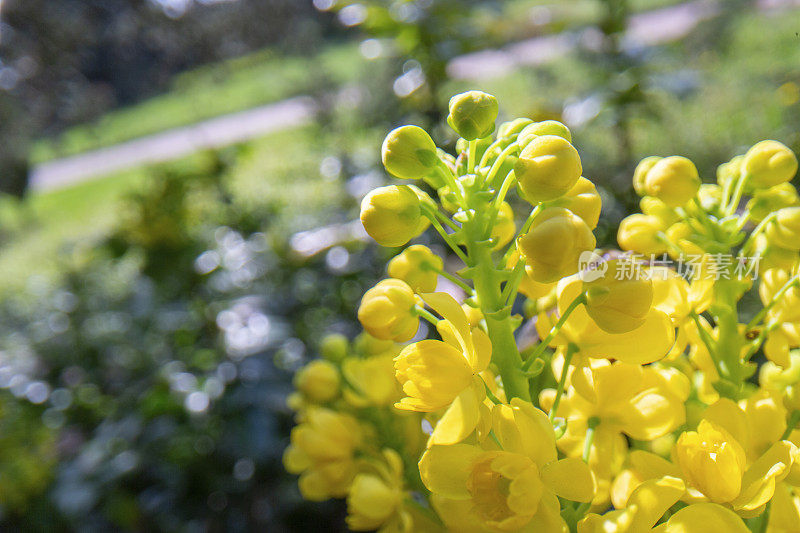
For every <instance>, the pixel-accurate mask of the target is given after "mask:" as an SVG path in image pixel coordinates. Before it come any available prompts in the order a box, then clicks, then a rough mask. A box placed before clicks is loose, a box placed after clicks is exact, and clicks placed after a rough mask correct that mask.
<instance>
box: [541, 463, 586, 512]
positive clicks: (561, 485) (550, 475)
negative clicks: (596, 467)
mask: <svg viewBox="0 0 800 533" xmlns="http://www.w3.org/2000/svg"><path fill="white" fill-rule="evenodd" d="M541 476H542V482H544V484H545V485H546V486H547V488H549V489H550V490H552V491H553V492H554V493H556V495H558V496H561V497H562V498H566V499H567V500H570V501H573V502H590V501H592V499H593V498H594V477H593V476H592V471H591V470H589V466H588V465H587V464H586V463H584V462H583V461H582V460H581V459H579V458H577V457H568V458H566V459H561V460H560V461H553V462H552V463H548V464H546V465H544V466H543V467H542V470H541Z"/></svg>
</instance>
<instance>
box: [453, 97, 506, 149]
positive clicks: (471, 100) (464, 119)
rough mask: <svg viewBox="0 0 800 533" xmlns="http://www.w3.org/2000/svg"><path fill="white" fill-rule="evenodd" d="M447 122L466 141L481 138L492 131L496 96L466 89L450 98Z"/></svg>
mask: <svg viewBox="0 0 800 533" xmlns="http://www.w3.org/2000/svg"><path fill="white" fill-rule="evenodd" d="M449 108H450V114H449V115H447V123H448V124H449V125H450V127H451V128H453V129H454V130H455V131H456V133H458V134H459V135H460V136H461V137H463V138H464V139H466V140H468V141H472V140H475V139H483V138H484V137H487V136H489V135H491V134H492V132H493V131H494V121H495V120H497V113H498V104H497V98H495V97H494V96H492V95H491V94H487V93H484V92H481V91H467V92H465V93H461V94H457V95H455V96H453V97H452V98H450V104H449Z"/></svg>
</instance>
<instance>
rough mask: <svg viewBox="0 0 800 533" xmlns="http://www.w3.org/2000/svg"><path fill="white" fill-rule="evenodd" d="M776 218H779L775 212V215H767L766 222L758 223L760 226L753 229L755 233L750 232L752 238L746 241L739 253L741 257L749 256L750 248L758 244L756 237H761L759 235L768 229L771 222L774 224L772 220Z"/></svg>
mask: <svg viewBox="0 0 800 533" xmlns="http://www.w3.org/2000/svg"><path fill="white" fill-rule="evenodd" d="M776 216H777V215H776V213H774V212H773V213H770V214H769V215H767V216H766V217H764V220H762V221H761V222H759V223H758V226H756V227H755V228H754V229H753V231H751V232H750V236H749V237H748V238H747V240H746V241H745V243H744V244H743V245H742V248H741V250H740V251H739V255H740V256H746V255H747V252H749V251H750V247H751V246H753V245H754V244H755V242H756V237H758V235H759V234H760V233H761V232H762V231H764V229H765V228H766V227H767V224H769V223H770V222H772V220H773V219H774V218H775V217H776Z"/></svg>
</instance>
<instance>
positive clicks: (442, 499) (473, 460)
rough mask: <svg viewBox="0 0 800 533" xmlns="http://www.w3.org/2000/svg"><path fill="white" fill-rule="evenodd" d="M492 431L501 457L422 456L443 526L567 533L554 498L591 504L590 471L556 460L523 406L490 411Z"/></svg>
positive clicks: (452, 449) (465, 450) (539, 419)
mask: <svg viewBox="0 0 800 533" xmlns="http://www.w3.org/2000/svg"><path fill="white" fill-rule="evenodd" d="M492 427H493V430H494V432H495V434H496V436H497V438H498V440H499V441H500V443H501V444H502V446H503V449H502V451H499V450H484V449H482V448H480V447H478V446H473V445H469V444H456V445H452V446H432V447H430V448H429V449H428V450H427V451H426V452H425V453H424V454H423V455H422V458H421V459H420V462H419V470H420V475H421V477H422V482H423V483H424V484H425V486H426V487H427V488H428V490H430V491H431V492H432V493H433V496H434V498H433V503H434V506H435V508H436V509H437V511H438V512H439V514H440V516H441V517H442V520H443V521H444V522H445V524H446V525H447V526H448V528H449V529H450V530H454V531H530V532H534V531H542V532H545V531H546V532H550V531H553V532H566V531H568V530H567V527H566V524H565V523H564V520H563V519H562V518H561V515H560V505H559V502H558V496H560V497H562V498H564V499H566V500H571V501H578V502H588V501H590V500H591V499H592V495H593V493H594V481H593V479H592V475H591V472H590V471H589V468H588V467H587V466H586V464H585V463H584V462H583V461H581V460H580V459H574V458H568V459H561V460H558V455H557V453H556V448H555V433H554V432H553V427H552V425H551V424H550V422H549V420H548V419H547V415H545V414H544V413H543V412H542V411H540V410H538V409H536V408H535V407H533V406H532V405H531V404H529V403H527V402H523V401H521V400H519V399H514V400H512V401H511V405H497V406H495V408H494V411H493V422H492Z"/></svg>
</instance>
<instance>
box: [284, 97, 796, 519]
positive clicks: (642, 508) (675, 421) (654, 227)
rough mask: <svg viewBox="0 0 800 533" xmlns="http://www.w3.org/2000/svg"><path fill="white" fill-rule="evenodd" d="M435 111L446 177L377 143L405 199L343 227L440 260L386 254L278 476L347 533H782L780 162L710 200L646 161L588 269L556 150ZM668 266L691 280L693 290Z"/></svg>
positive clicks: (761, 148) (697, 183)
mask: <svg viewBox="0 0 800 533" xmlns="http://www.w3.org/2000/svg"><path fill="white" fill-rule="evenodd" d="M449 111H450V113H449V116H448V120H447V122H448V124H449V125H450V126H451V127H452V128H453V129H454V130H455V132H456V133H457V134H458V135H459V136H460V139H459V140H458V143H457V145H456V148H457V152H458V153H457V156H453V155H450V154H448V153H446V152H445V151H443V150H441V149H439V148H437V146H436V145H435V144H434V141H433V140H432V139H431V137H430V136H429V135H428V133H426V132H425V131H424V130H423V129H421V128H418V127H416V126H403V127H401V128H398V129H396V130H394V131H392V132H391V133H389V135H388V136H387V138H386V140H385V142H384V144H383V149H382V159H383V163H384V166H385V167H386V170H387V171H388V172H389V173H390V174H392V175H393V176H395V177H397V178H399V179H401V180H411V181H410V182H409V181H407V182H405V183H403V182H397V184H394V185H389V186H386V187H380V188H378V189H375V190H373V191H372V192H370V193H369V194H368V195H367V196H366V197H365V198H364V200H363V203H362V205H361V220H362V222H363V225H364V227H365V229H366V231H367V232H368V233H369V234H370V235H371V236H372V237H373V238H374V239H375V240H376V241H377V242H378V243H379V244H381V245H383V246H387V247H403V246H406V245H407V244H408V243H409V242H410V241H412V240H414V239H416V238H417V237H419V236H420V235H422V234H423V233H424V232H426V231H427V232H429V233H432V232H433V231H435V232H436V233H437V234H438V236H439V237H440V238H441V240H442V241H443V243H444V245H445V246H446V247H448V248H449V250H450V251H451V252H452V254H453V256H455V257H453V256H451V257H449V258H445V257H442V256H440V255H437V254H436V253H434V252H433V251H432V250H431V249H430V248H428V247H426V246H424V245H422V244H413V245H411V246H409V247H407V248H405V249H404V250H402V251H400V252H399V253H398V255H396V256H395V257H394V258H393V259H392V260H391V262H390V263H389V266H388V274H389V276H390V277H389V278H388V279H385V280H383V281H381V282H379V283H378V284H377V285H375V287H373V288H372V289H370V290H369V291H367V292H366V294H365V295H364V298H363V300H362V302H361V305H360V308H359V310H358V318H359V320H360V322H361V324H362V325H363V327H364V329H365V333H363V334H362V335H361V336H360V337H359V338H357V339H356V340H355V341H354V342H353V343H352V344H351V343H350V342H349V341H348V339H346V338H344V337H341V336H333V337H328V338H326V339H325V342H324V343H323V349H322V356H323V357H322V359H319V360H314V361H312V362H310V363H309V364H308V365H307V366H306V367H305V368H303V369H302V370H301V371H300V372H299V373H298V374H297V377H296V388H297V392H296V393H295V394H294V395H293V396H292V397H291V399H290V404H291V406H292V407H293V408H294V409H295V410H296V412H297V419H298V425H297V426H296V427H295V428H294V430H293V431H292V435H291V445H290V446H289V448H288V449H287V450H286V455H285V464H286V468H287V469H288V470H289V471H291V472H294V473H298V474H300V481H299V486H300V490H301V492H302V493H303V496H304V497H306V498H308V499H311V500H321V499H325V498H346V499H347V509H348V513H349V514H348V518H347V522H348V526H349V527H350V528H351V529H353V530H357V531H360V530H374V529H378V530H380V531H447V530H449V531H458V532H462V531H464V532H473V531H474V532H511V531H526V532H543V533H549V532H566V531H578V532H580V533H595V532H596V533H601V532H637V533H638V532H646V531H658V532H661V533H664V532H667V533H678V532H701V531H702V532H704V531H709V530H712V531H713V530H716V531H726V532H727V531H733V532H736V531H758V532H761V531H770V532H775V533H778V532H792V531H800V525H799V524H800V452H799V451H798V447H797V444H800V432H798V431H796V430H795V426H796V424H797V423H798V421H800V352H798V351H794V349H796V348H798V347H800V273H798V268H799V267H798V265H799V264H800V253H799V251H800V198H799V197H798V194H797V191H796V190H795V188H794V187H793V186H792V185H791V184H790V183H789V182H790V180H791V179H792V178H793V177H794V175H795V172H796V170H797V159H796V158H795V155H794V154H793V153H792V152H791V150H789V149H788V148H787V147H786V146H784V145H782V144H781V143H779V142H776V141H763V142H760V143H758V144H756V145H755V146H753V147H752V148H751V149H750V150H749V151H748V152H747V153H746V154H744V155H742V156H737V157H735V158H733V159H732V160H731V161H729V162H727V163H725V164H723V165H721V166H720V167H719V169H718V172H717V176H716V183H713V184H712V183H703V181H702V180H701V178H700V176H699V173H698V171H697V169H696V168H695V165H694V164H693V163H692V162H691V161H689V160H688V159H686V158H684V157H679V156H671V157H664V158H661V157H650V158H647V159H645V160H643V161H642V162H641V163H640V164H639V165H638V167H637V169H636V172H635V174H634V176H633V185H634V188H635V190H636V192H637V193H638V194H639V195H640V196H641V210H642V212H641V213H637V214H634V215H631V216H629V217H627V218H626V219H624V220H623V221H622V223H621V224H620V227H619V233H618V243H619V248H620V249H619V250H605V251H602V250H596V244H597V243H596V241H595V237H594V235H593V229H594V228H595V227H596V226H597V224H598V220H599V217H600V210H601V197H600V195H599V194H598V191H597V190H596V188H595V186H594V185H593V183H592V182H591V181H590V180H588V179H587V178H585V177H583V176H582V174H583V170H582V165H581V158H580V156H579V154H578V151H577V150H576V149H575V147H574V146H573V144H572V136H571V133H570V131H569V130H568V129H567V127H566V126H564V125H563V124H561V123H559V122H555V121H544V122H533V121H531V120H528V119H525V118H518V119H515V120H512V121H509V122H505V123H503V124H501V125H500V126H499V127H497V128H496V129H495V123H496V120H497V116H498V105H497V101H496V99H495V98H494V97H493V96H491V95H489V94H486V93H482V92H478V91H470V92H467V93H464V94H460V95H457V96H455V97H453V99H452V100H451V101H450V110H449ZM512 191H516V194H515V195H513V196H514V197H512V195H511V194H510V193H512ZM744 200H747V201H746V202H745V201H744ZM518 215H519V218H518ZM519 222H522V223H521V224H519ZM518 224H519V225H518ZM664 254H666V255H668V256H671V257H672V258H673V259H674V260H676V261H680V260H682V259H684V258H685V257H687V256H694V257H697V258H699V259H698V260H696V261H695V262H696V268H694V269H693V270H692V272H691V274H687V273H686V272H678V271H677V270H676V269H674V268H673V267H671V266H670V265H669V264H668V263H666V262H656V261H654V260H653V259H652V257H653V256H655V255H659V256H661V255H664ZM722 257H726V258H728V259H730V258H731V257H733V258H735V260H727V261H723V260H722V259H721V258H722ZM446 259H447V260H446ZM756 261H757V262H759V263H760V265H761V269H760V275H759V276H756V275H755V274H754V272H755V270H753V269H742V270H741V272H744V273H745V274H744V275H741V274H740V272H739V271H737V274H740V275H734V272H733V270H734V269H736V268H740V266H741V265H745V266H746V265H747V264H749V263H751V262H756ZM623 262H627V263H631V262H633V263H634V264H636V266H637V269H636V270H635V272H636V275H632V276H631V275H629V276H618V275H614V274H613V273H614V272H616V271H618V270H619V269H620V268H622V267H623V264H622V263H623ZM709 272H717V273H720V272H721V273H722V274H727V275H716V276H710V275H708V273H709ZM759 298H760V302H761V305H760V306H758V305H757V303H758V300H759ZM421 323H423V324H422V325H421ZM425 323H428V324H425ZM531 339H533V340H531ZM759 362H760V364H759Z"/></svg>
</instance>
